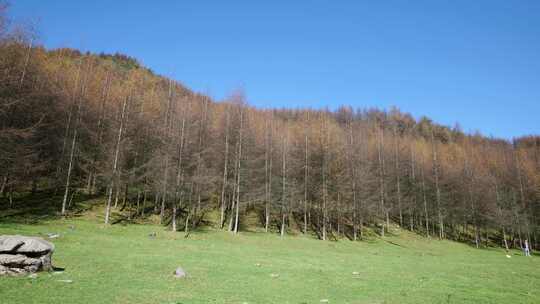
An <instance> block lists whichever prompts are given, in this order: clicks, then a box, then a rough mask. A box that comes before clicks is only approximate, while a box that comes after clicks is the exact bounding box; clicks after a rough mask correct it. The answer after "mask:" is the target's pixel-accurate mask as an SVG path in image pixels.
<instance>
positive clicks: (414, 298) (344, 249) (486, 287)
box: [0, 209, 540, 304]
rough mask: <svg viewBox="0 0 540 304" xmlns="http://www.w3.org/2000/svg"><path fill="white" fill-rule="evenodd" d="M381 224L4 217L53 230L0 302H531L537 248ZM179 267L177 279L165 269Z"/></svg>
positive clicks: (1, 285) (538, 279)
mask: <svg viewBox="0 0 540 304" xmlns="http://www.w3.org/2000/svg"><path fill="white" fill-rule="evenodd" d="M0 215H1V212H0ZM153 232H156V234H157V236H156V237H155V238H153V237H150V236H149V235H150V234H152V233H153ZM391 232H392V234H391V235H390V236H387V237H385V238H382V239H381V238H375V237H372V238H370V239H369V240H367V241H362V242H351V241H348V240H346V239H343V240H340V241H320V240H316V239H314V238H313V237H311V236H309V237H308V236H302V235H300V234H297V235H294V236H286V237H284V238H283V239H282V238H280V237H279V235H277V234H265V233H263V232H257V231H252V232H240V233H239V234H238V235H236V236H235V235H231V234H230V233H228V232H223V231H218V230H215V229H212V228H208V229H205V230H202V231H197V232H194V233H192V234H191V235H190V236H189V237H188V238H185V237H184V233H183V232H176V233H173V232H170V231H167V229H166V228H165V227H163V226H159V225H154V224H133V223H131V224H128V223H125V222H122V223H119V224H116V225H112V226H105V225H103V224H102V216H101V210H100V209H97V210H87V211H85V212H82V213H79V214H78V215H77V216H72V217H70V218H67V219H63V218H57V217H46V216H41V217H37V218H34V219H33V220H29V217H28V215H27V214H24V213H21V214H18V215H17V214H13V215H11V216H6V215H5V214H4V216H0V234H23V235H35V236H42V237H44V238H46V234H47V233H58V234H59V235H60V237H58V238H55V239H53V240H50V241H52V242H53V243H54V244H55V246H56V251H55V253H54V255H53V264H54V266H55V267H58V268H59V269H58V270H59V271H56V272H54V273H40V274H39V275H38V276H37V278H29V277H18V278H12V277H9V278H6V277H3V278H0V302H1V303H4V304H11V303H21V304H22V303H184V304H187V303H238V304H243V303H248V304H251V303H253V304H255V303H296V304H300V303H351V304H353V303H355V304H360V303H366V304H367V303H372V304H375V303H380V304H382V303H477V304H478V303H505V304H507V303H540V288H538V287H539V286H540V272H539V271H538V270H539V269H540V257H538V256H533V257H524V256H523V255H522V254H521V253H520V252H517V251H512V252H511V253H510V254H511V258H508V257H506V254H505V252H504V251H503V250H501V249H496V248H491V249H476V248H473V247H471V246H468V245H466V244H460V243H456V242H450V241H439V240H434V239H426V238H423V237H421V236H419V235H416V234H413V233H410V232H407V231H403V230H399V229H397V228H394V229H393V231H391ZM179 266H180V267H182V268H183V269H184V270H185V271H186V272H187V273H188V277H187V278H185V279H175V278H174V277H173V272H174V270H175V269H176V268H177V267H179Z"/></svg>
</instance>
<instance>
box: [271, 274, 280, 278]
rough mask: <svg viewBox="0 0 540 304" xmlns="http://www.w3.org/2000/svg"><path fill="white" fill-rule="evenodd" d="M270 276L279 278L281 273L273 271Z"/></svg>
mask: <svg viewBox="0 0 540 304" xmlns="http://www.w3.org/2000/svg"><path fill="white" fill-rule="evenodd" d="M270 277H272V278H277V277H279V274H278V273H271V274H270Z"/></svg>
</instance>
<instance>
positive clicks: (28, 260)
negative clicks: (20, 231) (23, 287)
mask: <svg viewBox="0 0 540 304" xmlns="http://www.w3.org/2000/svg"><path fill="white" fill-rule="evenodd" d="M53 252H54V245H53V244H52V243H49V242H47V241H45V240H44V239H42V238H37V237H28V236H21V235H2V236H0V275H25V274H29V273H35V272H38V271H42V270H43V271H50V270H52V269H53V267H52V262H51V257H52V254H53Z"/></svg>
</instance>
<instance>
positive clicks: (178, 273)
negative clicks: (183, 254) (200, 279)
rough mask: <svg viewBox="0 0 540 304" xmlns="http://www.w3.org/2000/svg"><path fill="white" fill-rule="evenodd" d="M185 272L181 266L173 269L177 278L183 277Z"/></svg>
mask: <svg viewBox="0 0 540 304" xmlns="http://www.w3.org/2000/svg"><path fill="white" fill-rule="evenodd" d="M186 275H187V274H186V272H185V271H184V269H182V267H178V268H176V270H175V271H174V277H175V278H177V279H179V278H185V277H186Z"/></svg>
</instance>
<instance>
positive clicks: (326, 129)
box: [0, 7, 540, 249]
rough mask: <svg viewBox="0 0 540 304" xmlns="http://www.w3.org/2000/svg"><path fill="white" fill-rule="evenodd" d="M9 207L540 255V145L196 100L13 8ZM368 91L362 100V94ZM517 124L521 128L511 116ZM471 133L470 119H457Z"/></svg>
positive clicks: (378, 113) (0, 72)
mask: <svg viewBox="0 0 540 304" xmlns="http://www.w3.org/2000/svg"><path fill="white" fill-rule="evenodd" d="M0 11H1V12H2V13H3V14H2V17H0V206H1V207H0V208H2V209H8V208H14V207H15V206H14V199H13V197H14V196H16V195H20V194H21V193H26V194H29V195H32V194H35V193H38V192H47V193H51V195H58V194H61V197H62V199H61V200H58V201H56V202H55V205H54V207H55V208H57V212H58V213H59V214H61V215H62V216H69V215H70V212H71V208H72V201H73V199H74V197H75V198H76V197H77V196H79V195H82V194H86V195H91V196H96V197H103V198H104V203H105V204H106V205H105V206H106V207H105V208H104V210H105V211H104V212H105V214H104V223H105V224H112V223H113V222H114V217H113V216H112V212H113V211H114V210H123V211H127V212H128V213H129V217H130V219H138V218H145V217H148V216H151V215H157V216H158V217H159V220H160V223H161V225H163V226H165V227H167V229H170V230H172V231H180V230H182V231H185V232H189V231H193V230H196V229H198V228H199V227H202V226H204V225H206V224H207V223H206V221H205V216H206V215H207V214H208V213H209V212H217V213H218V214H219V226H220V228H221V229H224V230H228V231H230V232H231V233H233V234H236V233H238V232H239V231H241V230H242V222H243V220H244V219H243V218H244V217H245V215H246V214H247V213H254V214H257V218H258V220H259V221H258V225H259V227H262V228H263V229H264V231H266V232H268V233H277V234H280V235H282V236H283V235H285V234H288V233H290V231H291V230H295V231H300V232H301V233H306V234H312V235H314V236H315V237H316V238H319V239H321V240H337V239H350V240H352V241H361V240H362V239H363V238H364V237H365V235H364V234H365V233H367V231H369V232H376V233H377V234H378V235H379V236H380V237H384V236H385V234H387V233H389V227H391V225H399V226H400V227H401V228H403V229H408V230H410V231H412V232H415V233H417V234H419V235H422V236H425V237H429V238H436V239H450V240H456V241H460V242H466V243H469V244H472V245H473V246H476V247H485V246H501V247H506V248H507V249H508V248H521V247H522V246H523V244H522V243H523V242H524V241H525V240H529V242H530V244H531V247H532V248H538V246H539V245H540V239H539V237H540V234H539V233H540V203H539V202H540V137H539V136H536V135H530V136H524V137H520V138H515V139H513V140H506V139H499V138H492V137H486V136H483V135H482V134H480V133H473V134H472V133H467V132H464V131H462V130H461V128H460V127H459V126H458V125H456V126H454V127H448V126H443V125H440V124H437V123H436V122H433V121H432V120H430V119H429V118H427V117H422V118H419V119H415V118H414V117H413V116H412V115H410V114H408V113H404V112H402V111H400V110H399V109H397V108H393V109H388V110H384V109H375V108H352V107H348V106H341V107H339V108H337V109H332V110H330V109H310V108H297V109H262V108H256V107H253V106H251V105H250V104H249V103H248V102H247V97H246V96H245V94H244V93H243V92H242V91H241V90H238V91H234V92H233V93H231V94H230V97H228V98H227V99H226V100H220V101H217V100H213V99H212V98H211V97H209V96H206V95H204V94H200V93H197V92H194V91H192V90H190V89H189V88H187V87H185V86H184V85H182V84H181V83H179V82H178V81H175V80H173V79H170V78H167V77H163V76H160V75H157V74H155V73H154V72H153V71H152V70H150V69H148V68H145V67H144V66H143V65H142V64H140V63H139V62H138V61H137V59H134V58H131V57H129V56H126V55H123V54H93V53H82V52H80V51H78V50H75V49H69V48H61V49H50V50H49V49H46V48H44V47H43V46H42V45H40V44H39V43H37V41H39V39H37V38H36V37H35V35H33V34H31V33H29V32H27V31H23V30H13V29H9V30H8V28H9V27H8V25H7V19H6V16H5V7H2V8H0ZM358 89H361V88H358ZM501 119H508V118H504V117H501ZM456 120H457V121H459V117H456Z"/></svg>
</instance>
